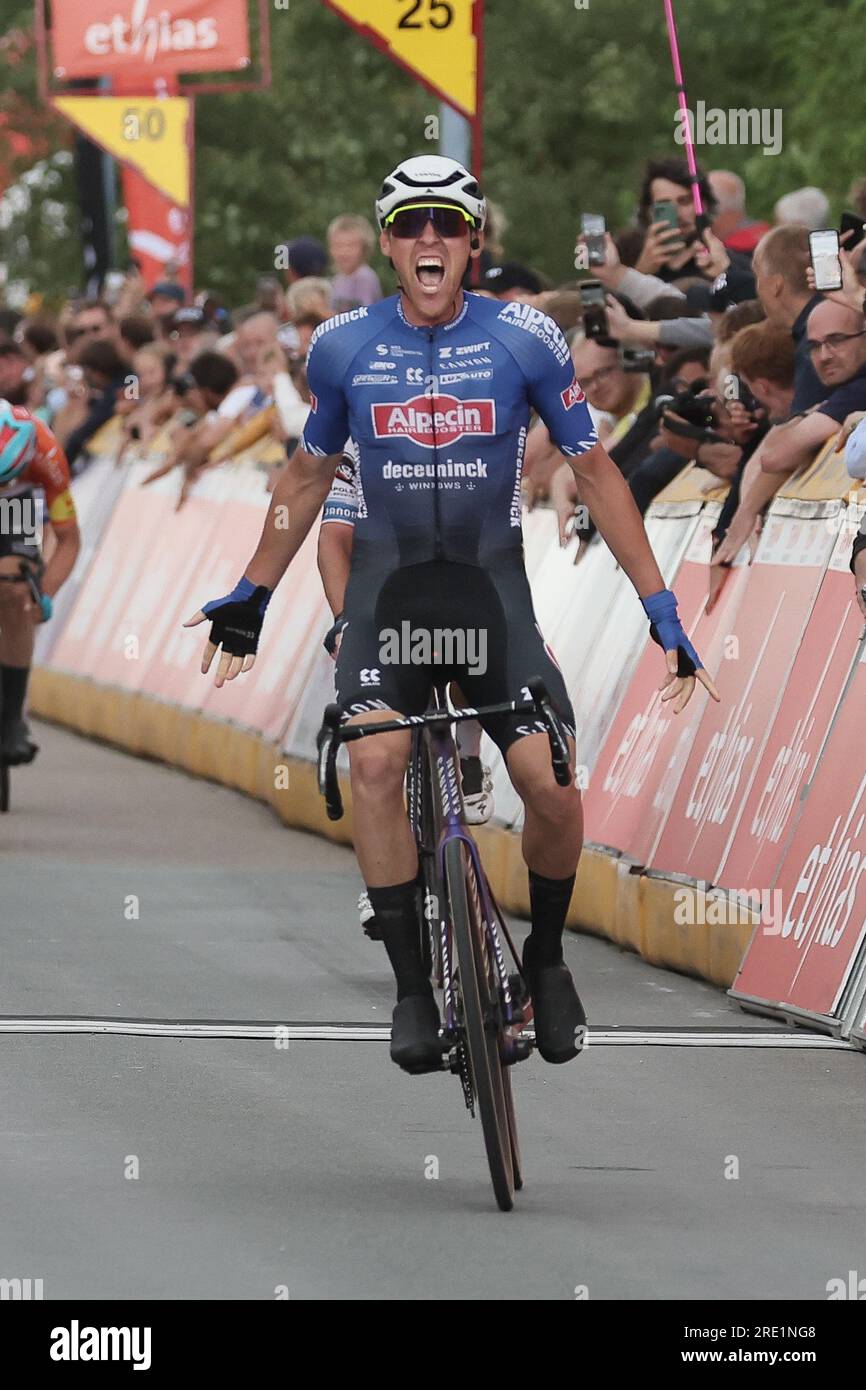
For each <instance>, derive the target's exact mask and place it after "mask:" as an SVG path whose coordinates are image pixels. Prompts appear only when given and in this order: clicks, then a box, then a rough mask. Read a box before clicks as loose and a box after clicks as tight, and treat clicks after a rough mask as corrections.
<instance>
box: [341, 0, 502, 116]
mask: <svg viewBox="0 0 866 1390" xmlns="http://www.w3.org/2000/svg"><path fill="white" fill-rule="evenodd" d="M325 4H326V5H328V6H329V8H330V9H332V10H334V11H335V12H336V13H337V14H338V15H339V16H340V17H341V19H345V20H346V21H347V22H348V23H349V24H351V25H352V28H353V29H357V31H358V33H359V34H362V35H363V37H364V38H365V39H369V41H370V42H371V43H374V44H375V45H376V47H377V48H381V49H382V50H383V52H385V53H387V54H388V56H389V58H392V59H393V60H394V62H395V63H399V64H400V66H401V67H404V68H406V69H408V71H409V72H411V74H412V76H413V77H416V78H418V80H419V81H421V82H423V83H424V86H425V87H428V88H429V89H430V91H431V92H434V93H435V95H436V96H438V97H440V98H441V100H442V101H447V102H448V103H449V104H450V105H451V106H453V107H455V108H456V110H458V111H459V112H460V113H461V114H462V115H464V116H468V117H469V118H470V119H477V117H478V116H479V115H480V105H481V101H480V94H481V66H482V18H483V8H484V0H325Z"/></svg>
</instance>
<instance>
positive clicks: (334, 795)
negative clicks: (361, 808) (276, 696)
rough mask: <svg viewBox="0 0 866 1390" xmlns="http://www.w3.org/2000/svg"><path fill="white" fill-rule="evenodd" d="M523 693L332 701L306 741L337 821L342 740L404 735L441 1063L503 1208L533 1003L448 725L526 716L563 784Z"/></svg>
mask: <svg viewBox="0 0 866 1390" xmlns="http://www.w3.org/2000/svg"><path fill="white" fill-rule="evenodd" d="M525 694H526V697H527V698H526V699H524V700H521V701H510V702H508V703H504V704H498V705H486V706H484V707H483V708H480V709H477V708H475V709H463V708H461V709H455V708H454V707H453V706H452V705H451V704H450V702H449V700H448V691H447V684H436V685H434V687H433V692H432V696H431V702H430V706H429V708H428V709H427V711H426V712H425V713H424V714H420V715H409V716H405V717H402V716H401V717H399V718H394V719H388V720H384V721H382V722H381V723H362V724H343V723H342V717H343V716H342V712H341V710H340V707H339V706H338V705H329V706H328V708H327V709H326V710H325V715H324V720H323V724H322V728H321V730H320V732H319V735H318V739H317V750H318V776H319V790H320V791H321V792H322V795H323V796H324V798H325V803H326V806H327V812H328V816H329V818H330V819H331V820H339V819H340V817H341V816H342V814H343V801H342V796H341V793H340V787H339V782H338V778H337V753H338V751H339V748H340V746H341V744H344V743H351V742H354V741H355V740H357V739H361V738H372V737H375V736H378V735H380V734H386V733H393V732H396V731H398V730H401V731H402V730H406V729H410V730H411V731H412V748H411V756H410V759H409V766H408V770H407V775H406V802H407V808H408V812H409V820H410V823H411V826H412V831H413V834H414V836H415V841H416V844H417V847H418V862H419V898H420V902H419V930H420V931H421V932H422V945H423V948H424V953H425V960H426V962H427V964H428V965H429V968H430V977H431V980H432V982H433V985H434V987H435V988H436V989H437V990H438V991H439V992H440V1000H439V1003H440V1017H441V1018H442V1020H443V1024H442V1028H441V1031H440V1038H441V1043H442V1069H443V1071H449V1072H451V1073H453V1074H454V1075H455V1076H457V1077H458V1078H459V1079H460V1083H461V1086H462V1089H463V1098H464V1101H465V1103H466V1107H467V1109H468V1110H469V1112H470V1114H471V1115H472V1116H473V1117H474V1116H475V1114H476V1112H477V1114H478V1116H479V1118H480V1120H481V1129H482V1132H483V1136H484V1146H485V1150H486V1153H487V1163H488V1166H489V1168H490V1178H491V1181H492V1183H493V1191H494V1193H495V1195H496V1201H497V1203H498V1205H499V1207H500V1209H501V1210H502V1211H510V1210H511V1208H512V1207H513V1205H514V1193H515V1190H518V1189H519V1188H521V1187H522V1186H523V1171H522V1165H521V1159H520V1146H519V1142H518V1136H517V1122H516V1118H515V1111H514V1099H513V1095H512V1088H511V1068H512V1067H513V1066H514V1065H515V1064H516V1063H518V1062H522V1061H525V1060H526V1058H527V1057H528V1056H529V1055H530V1052H531V1050H532V1045H533V1041H534V1034H533V1033H532V1032H531V1030H529V1029H528V1028H527V1025H528V1024H530V1023H531V1021H532V1000H531V997H530V992H529V988H528V985H527V981H526V978H525V976H524V974H523V970H522V968H521V965H520V960H519V957H518V955H517V952H516V950H515V948H514V943H513V941H512V939H511V934H510V932H509V930H508V927H507V925H506V923H505V919H504V918H503V915H502V913H501V912H500V910H499V908H498V906H497V904H496V900H495V898H494V896H493V893H492V891H491V888H490V884H489V883H488V881H487V876H486V874H485V872H484V867H483V865H482V863H481V858H480V855H479V852H478V847H477V845H476V844H475V841H474V840H473V838H472V836H471V835H470V833H469V831H468V829H467V827H466V825H465V823H464V819H463V802H462V797H461V792H460V763H459V756H458V753H457V748H456V745H455V742H454V734H453V729H454V726H455V725H456V724H457V723H460V722H462V721H463V720H466V719H478V718H481V719H484V718H485V717H486V716H490V715H501V714H512V713H514V714H526V715H530V716H534V718H535V720H536V721H537V723H538V729H539V732H546V733H547V736H548V740H549V743H550V755H551V761H552V764H553V772H554V776H555V778H556V781H557V782H558V783H559V785H560V786H567V785H568V784H569V782H570V780H571V776H572V773H571V768H570V764H569V754H568V743H567V741H566V737H565V733H564V731H563V729H562V727H561V725H560V722H559V720H558V718H557V716H556V714H555V712H554V710H553V709H552V707H551V704H550V698H549V696H548V693H547V690H546V689H545V686H544V683H543V681H541V680H540V679H537V680H533V681H530V682H529V684H528V685H527V686H526V687H525Z"/></svg>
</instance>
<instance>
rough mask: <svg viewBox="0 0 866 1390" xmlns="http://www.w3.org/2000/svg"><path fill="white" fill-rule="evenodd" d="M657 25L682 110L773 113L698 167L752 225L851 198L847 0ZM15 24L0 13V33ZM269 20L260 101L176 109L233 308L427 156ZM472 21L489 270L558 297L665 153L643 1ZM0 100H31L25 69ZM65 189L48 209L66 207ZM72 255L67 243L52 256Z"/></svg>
mask: <svg viewBox="0 0 866 1390" xmlns="http://www.w3.org/2000/svg"><path fill="white" fill-rule="evenodd" d="M677 12H678V21H679V26H680V42H681V48H682V54H683V62H684V66H685V75H686V83H687V88H688V94H689V101H690V105H691V106H692V107H693V108H694V106H695V104H696V102H697V101H698V100H699V99H700V100H703V101H704V102H705V103H706V104H707V105H708V106H716V107H722V108H725V109H728V108H751V107H761V108H764V107H766V108H769V109H770V110H775V109H779V110H780V111H781V113H782V121H783V144H782V149H781V152H780V153H779V154H778V155H777V156H766V155H764V154H762V152H761V150H760V149H755V148H754V147H752V146H734V147H725V146H708V147H705V148H703V149H700V150H699V151H698V154H699V159H700V161H701V163H702V164H703V165H704V166H705V167H707V168H713V167H717V168H718V167H726V168H731V169H734V170H736V171H737V172H739V173H741V174H742V175H743V176H744V178H745V179H746V181H747V184H748V187H749V207H750V212H751V213H752V215H753V216H767V215H768V214H769V213H770V212H771V211H772V206H773V203H774V202H775V200H776V199H777V198H778V197H779V196H780V195H781V194H782V193H784V192H786V191H788V190H789V189H791V188H794V187H797V186H799V185H802V184H805V183H814V184H818V185H819V186H820V187H822V188H824V189H825V190H826V191H827V193H828V194H829V195H830V197H831V199H832V202H833V206H834V213H835V212H836V211H837V210H839V209H840V208H841V207H842V206H843V205H844V202H845V200H846V195H847V192H848V189H849V187H850V185H851V182H852V180H853V179H854V178H855V177H857V176H859V177H864V176H866V155H864V153H863V151H862V138H861V132H862V130H863V129H864V124H866V121H864V117H866V109H864V108H866V92H864V90H863V89H862V88H861V87H860V86H859V84H858V83H857V82H856V80H855V81H852V80H851V78H852V77H854V78H856V66H855V64H856V62H857V55H858V54H859V52H860V49H861V47H862V38H863V34H864V32H866V24H864V20H866V0H823V3H822V4H821V6H820V7H816V6H815V4H814V0H786V3H785V4H784V5H781V4H769V3H767V0H678V3H677ZM29 13H30V9H29V6H28V5H24V4H21V3H20V2H19V0H0V33H3V32H6V30H7V29H8V28H9V27H10V26H11V25H12V24H13V23H17V24H20V23H21V22H22V21H23V20H26V19H28V17H29ZM270 13H271V52H272V59H273V74H274V77H273V85H272V86H271V88H270V90H268V91H264V92H252V93H235V94H226V95H218V96H202V97H200V98H199V99H198V100H197V104H196V133H197V140H196V242H195V254H196V279H197V281H198V283H199V284H202V285H204V284H206V285H208V286H209V287H211V288H213V289H215V290H217V291H220V292H222V293H224V294H225V295H226V296H227V297H228V298H229V299H230V300H232V301H234V302H235V303H238V302H241V301H243V300H244V299H247V298H249V297H250V295H251V294H252V290H253V286H254V282H255V278H256V276H257V275H258V274H261V273H262V272H263V271H266V270H268V269H269V268H271V267H272V266H273V264H274V255H275V248H276V247H277V246H278V245H279V244H280V243H281V242H282V241H284V240H286V239H287V238H290V237H292V236H297V235H299V234H301V233H311V234H314V235H317V236H320V237H321V236H323V235H324V232H325V229H326V227H327V224H328V222H329V221H330V219H331V217H333V216H335V215H336V214H337V213H338V212H344V211H352V212H361V213H365V214H367V215H368V216H369V215H370V213H371V205H372V200H373V197H374V196H375V193H376V190H377V188H378V185H379V183H380V181H381V179H382V176H383V174H384V173H385V172H386V171H387V170H388V169H389V168H391V167H392V166H393V165H394V164H395V163H397V162H398V160H400V159H401V158H405V157H406V156H407V155H409V154H410V153H413V152H419V151H422V150H424V149H430V148H435V146H433V145H431V144H429V143H428V142H427V141H426V140H425V121H426V118H427V117H428V116H429V115H433V114H436V112H437V109H438V108H437V102H436V100H435V98H433V97H432V96H430V95H429V93H427V92H426V91H425V90H424V89H423V88H422V87H421V86H420V85H419V84H417V83H414V82H413V81H412V80H411V78H410V77H409V76H408V75H407V74H406V73H405V72H403V71H401V70H399V69H398V68H396V67H395V66H394V65H393V64H392V63H391V62H390V61H389V59H388V57H387V56H386V55H385V54H383V53H381V52H379V51H378V50H377V49H375V48H374V47H373V46H372V45H370V44H368V43H366V42H364V41H363V40H362V39H361V38H359V37H358V35H357V34H355V33H354V32H353V31H352V30H351V29H350V28H349V26H348V25H346V24H345V23H344V22H343V21H342V20H341V19H340V18H339V17H338V16H337V15H335V14H334V13H333V12H332V11H331V10H329V9H328V8H327V7H326V6H325V5H324V4H322V2H321V0H291V4H290V7H289V8H288V9H287V10H282V9H276V8H273V9H272V10H271V12H270ZM486 16H487V18H486V40H487V45H486V48H487V51H486V64H485V73H486V81H485V120H484V148H485V169H484V184H485V189H486V191H487V192H488V193H489V194H490V195H491V196H492V197H494V198H495V199H496V200H497V201H498V202H500V203H501V204H502V205H503V207H504V208H505V211H506V214H507V216H508V219H509V222H510V231H509V234H508V237H507V242H506V249H507V252H508V254H509V255H510V256H513V257H517V258H520V259H523V260H526V261H528V262H530V263H531V264H533V265H535V266H536V267H538V269H540V270H542V271H544V272H545V273H546V274H547V275H549V276H550V277H551V278H552V279H553V280H555V281H559V280H562V279H565V278H569V277H570V276H571V275H573V273H574V272H573V250H572V248H573V245H574V234H575V228H576V225H577V222H578V218H579V214H580V212H581V210H586V211H599V212H603V213H604V214H605V216H606V217H607V219H608V223H609V225H611V226H612V227H616V226H622V225H624V224H626V223H627V222H628V221H629V220H630V218H631V217H632V216H633V214H634V210H635V203H636V195H637V189H638V186H639V183H640V177H641V170H642V167H643V164H644V162H645V160H646V158H647V157H648V156H649V155H651V154H656V155H658V154H668V153H677V152H678V146H676V145H675V143H674V133H675V130H676V125H675V110H676V99H675V93H674V84H673V76H672V72H671V65H670V56H669V52H668V44H667V34H666V29H665V22H664V9H663V5H662V0H589V4H588V7H587V8H586V9H579V8H577V6H576V4H575V3H574V0H529V2H528V3H518V0H486ZM846 79H847V80H846ZM15 81H16V83H18V82H23V83H24V85H25V86H26V85H27V84H29V86H28V88H27V90H28V91H29V93H30V99H31V100H32V99H35V77H34V75H33V70H32V59H31V61H30V66H29V70H28V72H27V73H26V74H18V75H16V78H15ZM841 89H844V91H845V102H844V105H843V103H842V102H841V100H840V98H839V91H840V90H841ZM0 110H2V106H0ZM60 139H61V137H59V136H58V142H59V141H60ZM65 177H66V182H65V183H64V185H63V188H62V189H61V190H58V189H53V190H49V191H48V192H50V196H51V198H52V199H54V200H55V201H57V200H61V201H62V200H63V199H67V200H68V201H69V202H70V203H71V200H72V191H71V187H70V183H69V179H68V174H67V175H66V176H65ZM48 192H46V196H48ZM39 196H41V195H37V194H36V192H34V195H33V197H34V201H33V208H34V212H33V217H34V219H36V220H38V217H37V214H38V200H39ZM74 220H75V219H74V215H72V216H71V217H70V220H69V223H68V225H69V226H72V225H73V223H74ZM31 237H35V238H37V241H36V243H34V244H35V245H36V246H37V247H38V246H39V245H41V246H43V248H46V249H47V248H48V247H49V246H50V244H51V241H52V236H51V235H48V236H45V234H44V232H42V231H40V230H39V229H38V228H37V227H31V228H29V229H27V230H26V231H25V233H24V234H23V240H22V237H21V236H19V237H18V239H17V242H16V245H17V246H18V247H19V249H18V251H16V252H14V254H13V257H12V260H13V262H14V264H15V266H16V267H17V270H18V272H19V273H20V272H21V271H27V269H28V265H29V274H30V276H31V279H32V280H33V281H34V283H36V282H37V281H38V283H39V284H40V285H43V287H45V286H44V282H43V280H42V277H43V276H44V275H48V277H49V278H50V279H53V281H54V283H56V280H57V277H58V274H59V271H58V268H57V265H54V264H52V260H51V258H50V256H49V255H46V254H45V252H44V251H42V252H39V253H38V254H37V255H35V256H30V255H29V252H28V247H29V246H30V238H31ZM39 237H42V238H43V240H42V241H41V242H40V241H39ZM75 249H76V242H75V237H74V236H71V237H70V238H69V239H68V240H64V241H63V243H62V245H59V244H58V245H57V246H56V250H57V256H58V257H62V256H65V255H67V254H72V253H73V252H74V251H75ZM2 254H4V255H5V254H6V252H5V251H4V252H3V253H2ZM16 258H17V259H16ZM379 268H380V269H385V274H386V277H387V276H388V272H387V269H386V268H383V267H382V265H381V263H380V264H379ZM63 279H64V282H65V280H66V271H65V268H64V270H63ZM389 283H390V280H389Z"/></svg>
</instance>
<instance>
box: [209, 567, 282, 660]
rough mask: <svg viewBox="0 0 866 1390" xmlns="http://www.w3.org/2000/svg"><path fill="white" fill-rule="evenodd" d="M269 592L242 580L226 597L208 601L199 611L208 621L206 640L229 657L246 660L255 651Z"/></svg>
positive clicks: (259, 585)
mask: <svg viewBox="0 0 866 1390" xmlns="http://www.w3.org/2000/svg"><path fill="white" fill-rule="evenodd" d="M272 592H273V591H272V590H271V589H266V588H265V586H264V584H253V583H251V581H250V580H249V579H247V578H246V576H244V578H242V579H240V580H239V581H238V583H237V584H236V585H235V587H234V588H233V589H232V591H231V593H230V594H226V595H225V597H224V598H215V599H211V601H210V603H206V604H205V605H204V607H203V608H202V610H201V611H202V612H203V613H205V614H206V615H207V616H208V617H209V618H210V619H211V630H210V640H211V641H212V642H213V644H214V646H217V647H219V646H221V647H222V649H223V651H224V652H228V653H229V655H230V656H250V655H252V654H253V653H254V652H255V651H257V649H258V645H259V636H260V634H261V631H262V623H263V622H264V617H265V610H266V609H267V606H268V604H269V603H270V601H271V594H272Z"/></svg>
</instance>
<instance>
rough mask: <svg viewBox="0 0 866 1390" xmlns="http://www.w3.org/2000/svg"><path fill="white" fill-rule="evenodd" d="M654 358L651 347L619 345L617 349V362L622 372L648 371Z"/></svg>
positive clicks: (650, 369) (653, 363)
mask: <svg viewBox="0 0 866 1390" xmlns="http://www.w3.org/2000/svg"><path fill="white" fill-rule="evenodd" d="M655 360H656V355H655V353H654V352H653V350H652V348H627V347H621V348H620V350H619V363H620V366H621V367H622V369H623V371H624V372H641V373H643V372H650V371H652V368H653V366H654V365H655Z"/></svg>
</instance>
